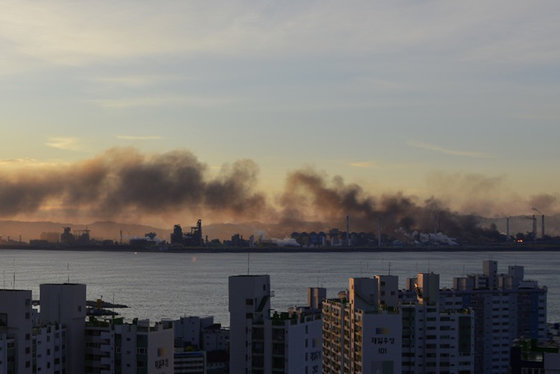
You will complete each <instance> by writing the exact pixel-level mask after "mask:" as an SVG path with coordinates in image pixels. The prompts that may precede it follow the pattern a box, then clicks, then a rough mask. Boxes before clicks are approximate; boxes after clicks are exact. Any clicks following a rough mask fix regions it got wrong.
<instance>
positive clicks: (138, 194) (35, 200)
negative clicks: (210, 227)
mask: <svg viewBox="0 0 560 374" xmlns="http://www.w3.org/2000/svg"><path fill="white" fill-rule="evenodd" d="M3 174H4V175H2V176H1V177H2V178H1V180H0V215H2V216H4V217H10V216H14V215H17V214H30V213H35V212H37V211H38V210H40V209H43V210H45V209H47V210H48V209H54V210H60V211H64V212H67V213H70V214H72V213H73V214H78V213H83V212H84V211H87V212H89V213H90V214H91V215H92V216H97V217H107V218H113V217H118V216H121V215H123V214H124V213H127V212H137V213H140V214H151V215H157V214H163V213H169V212H171V213H173V212H184V211H185V210H186V211H191V212H200V211H203V210H210V211H215V212H216V215H222V214H224V215H228V216H230V217H231V216H235V217H237V216H239V217H242V216H246V215H249V214H255V212H258V211H262V210H264V209H265V199H264V196H263V195H261V194H259V193H258V192H255V190H254V185H255V183H256V180H257V174H258V168H257V166H256V164H255V163H254V162H252V161H249V160H245V161H238V162H235V163H234V164H233V165H230V166H225V167H224V168H223V169H222V172H221V173H220V174H219V175H218V176H217V177H215V178H209V177H208V176H207V174H208V172H207V167H206V166H205V165H204V164H202V163H201V162H199V161H198V160H197V158H196V157H195V156H194V155H193V154H192V153H190V152H188V151H173V152H168V153H163V154H156V155H144V154H141V153H139V152H138V151H136V150H135V149H129V148H127V149H122V148H119V149H112V150H109V151H107V152H105V153H104V154H102V155H100V156H98V157H96V158H94V159H91V160H88V161H85V162H80V163H76V164H73V165H70V166H61V167H58V168H48V169H44V168H42V169H39V170H26V171H20V172H15V173H13V172H12V173H3Z"/></svg>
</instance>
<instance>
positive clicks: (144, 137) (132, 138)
mask: <svg viewBox="0 0 560 374" xmlns="http://www.w3.org/2000/svg"><path fill="white" fill-rule="evenodd" d="M117 139H122V140H160V139H163V137H162V136H159V135H153V136H138V135H117Z"/></svg>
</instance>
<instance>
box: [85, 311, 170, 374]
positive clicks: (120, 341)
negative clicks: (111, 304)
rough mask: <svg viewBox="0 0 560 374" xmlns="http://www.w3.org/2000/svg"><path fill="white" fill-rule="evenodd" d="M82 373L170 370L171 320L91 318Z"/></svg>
mask: <svg viewBox="0 0 560 374" xmlns="http://www.w3.org/2000/svg"><path fill="white" fill-rule="evenodd" d="M85 335H86V368H85V373H100V374H118V373H123V374H125V373H142V374H173V372H174V358H173V356H174V348H173V324H172V323H171V322H168V321H164V322H160V323H156V324H155V325H153V326H150V321H149V320H141V321H137V320H135V321H134V322H133V323H123V320H122V319H121V318H118V319H114V320H112V319H106V320H97V319H90V321H89V322H88V323H87V326H86V334H85Z"/></svg>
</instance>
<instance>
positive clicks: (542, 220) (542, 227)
mask: <svg viewBox="0 0 560 374" xmlns="http://www.w3.org/2000/svg"><path fill="white" fill-rule="evenodd" d="M541 231H542V233H541V234H542V238H543V239H544V214H543V215H542V216H541Z"/></svg>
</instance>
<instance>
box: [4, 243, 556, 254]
mask: <svg viewBox="0 0 560 374" xmlns="http://www.w3.org/2000/svg"><path fill="white" fill-rule="evenodd" d="M10 250H22V251H70V252H133V253H134V252H137V253H142V252H146V253H343V252H350V253H352V252H356V253H360V252H362V253H384V252H422V253H426V252H558V251H560V245H532V246H505V245H501V246H453V247H382V248H377V247H373V248H366V247H334V248H307V247H262V248H247V247H230V248H215V247H185V248H132V247H129V246H123V247H117V248H107V247H105V248H104V247H97V246H74V247H56V246H54V247H32V246H2V247H0V251H10Z"/></svg>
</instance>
